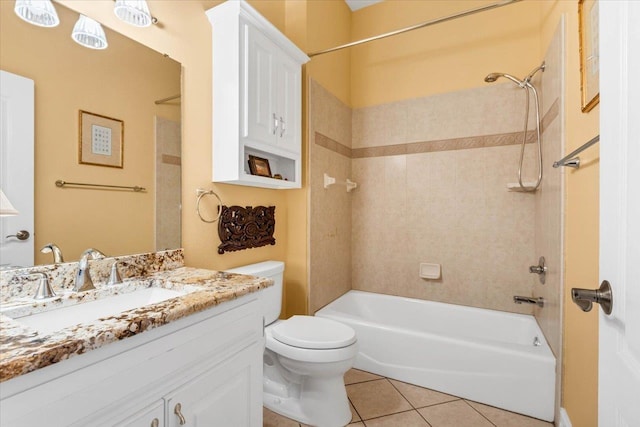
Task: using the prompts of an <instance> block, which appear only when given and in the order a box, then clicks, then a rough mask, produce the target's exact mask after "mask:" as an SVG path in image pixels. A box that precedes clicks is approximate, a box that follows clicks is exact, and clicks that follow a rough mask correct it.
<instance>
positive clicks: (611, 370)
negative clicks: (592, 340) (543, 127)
mask: <svg viewBox="0 0 640 427" xmlns="http://www.w3.org/2000/svg"><path fill="white" fill-rule="evenodd" d="M639 22H640V2H638V1H635V0H634V1H611V0H607V1H600V32H599V34H600V136H601V137H600V174H601V176H600V279H601V281H602V280H608V281H609V282H610V283H611V287H612V289H613V312H612V313H611V315H610V316H607V315H605V314H603V313H602V310H600V358H599V381H598V384H599V389H598V393H599V404H598V413H599V420H598V421H599V424H598V425H599V427H609V426H620V427H622V426H624V427H634V426H640V80H639V79H638V76H640V25H638V23H639Z"/></svg>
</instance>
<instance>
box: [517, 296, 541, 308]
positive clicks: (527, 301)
mask: <svg viewBox="0 0 640 427" xmlns="http://www.w3.org/2000/svg"><path fill="white" fill-rule="evenodd" d="M513 302H515V303H516V304H523V303H524V304H536V305H537V306H538V307H544V298H542V297H539V298H529V297H522V296H520V295H514V297H513Z"/></svg>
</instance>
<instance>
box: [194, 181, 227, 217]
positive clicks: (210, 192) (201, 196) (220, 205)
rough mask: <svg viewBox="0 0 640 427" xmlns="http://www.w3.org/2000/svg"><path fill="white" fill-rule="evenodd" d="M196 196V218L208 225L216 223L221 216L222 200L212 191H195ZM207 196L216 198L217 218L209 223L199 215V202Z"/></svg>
mask: <svg viewBox="0 0 640 427" xmlns="http://www.w3.org/2000/svg"><path fill="white" fill-rule="evenodd" d="M196 194H197V195H198V198H197V199H196V213H197V214H198V217H200V220H201V221H202V222H206V223H208V224H211V223H214V222H216V221H218V220H219V219H220V215H222V199H220V196H218V195H217V194H216V193H215V192H214V191H213V190H203V189H202V188H198V189H196ZM208 195H212V196H216V199H218V216H217V217H216V218H215V219H213V220H211V221H209V220H207V219H204V218H203V217H202V214H201V213H200V200H202V198H203V197H204V196H208Z"/></svg>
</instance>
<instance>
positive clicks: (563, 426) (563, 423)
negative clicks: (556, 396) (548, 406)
mask: <svg viewBox="0 0 640 427" xmlns="http://www.w3.org/2000/svg"><path fill="white" fill-rule="evenodd" d="M558 427H572V426H571V420H570V419H569V414H567V411H566V410H565V409H564V408H560V421H559V423H558Z"/></svg>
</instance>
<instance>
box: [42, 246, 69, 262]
mask: <svg viewBox="0 0 640 427" xmlns="http://www.w3.org/2000/svg"><path fill="white" fill-rule="evenodd" d="M40 252H42V253H43V254H48V253H51V252H52V253H53V263H54V264H59V263H61V262H64V258H63V257H62V251H61V250H60V248H59V247H58V245H56V244H55V243H47V244H46V245H44V246H43V247H42V249H40Z"/></svg>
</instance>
